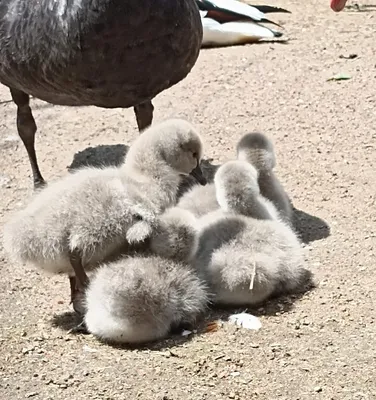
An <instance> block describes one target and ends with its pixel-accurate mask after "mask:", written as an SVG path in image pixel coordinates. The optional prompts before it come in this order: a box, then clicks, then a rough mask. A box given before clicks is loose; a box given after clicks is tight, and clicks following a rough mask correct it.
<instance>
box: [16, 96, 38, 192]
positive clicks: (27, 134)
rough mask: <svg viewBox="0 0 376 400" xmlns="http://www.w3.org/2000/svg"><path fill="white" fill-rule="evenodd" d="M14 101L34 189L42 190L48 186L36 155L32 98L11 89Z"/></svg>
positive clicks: (19, 131)
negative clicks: (31, 106)
mask: <svg viewBox="0 0 376 400" xmlns="http://www.w3.org/2000/svg"><path fill="white" fill-rule="evenodd" d="M10 93H11V95H12V99H13V101H14V102H15V104H16V106H17V129H18V134H19V135H20V138H21V140H22V142H23V144H24V145H25V148H26V151H27V154H28V156H29V160H30V165H31V169H32V171H33V180H34V189H38V188H41V187H42V186H44V185H45V184H46V182H45V181H44V179H43V177H42V174H41V173H40V171H39V167H38V161H37V156H36V154H35V146H34V141H35V132H36V131H37V126H36V124H35V120H34V117H33V114H32V113H31V108H30V105H29V102H30V96H29V95H28V94H26V93H24V92H22V91H21V90H18V89H12V88H10Z"/></svg>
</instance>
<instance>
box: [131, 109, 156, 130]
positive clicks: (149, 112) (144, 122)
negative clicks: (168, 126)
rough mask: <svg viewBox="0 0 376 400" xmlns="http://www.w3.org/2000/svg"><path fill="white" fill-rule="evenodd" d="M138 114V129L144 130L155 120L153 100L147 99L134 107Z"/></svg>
mask: <svg viewBox="0 0 376 400" xmlns="http://www.w3.org/2000/svg"><path fill="white" fill-rule="evenodd" d="M133 109H134V113H135V114H136V120H137V126H138V130H139V131H140V132H142V131H143V130H145V129H146V128H148V127H149V126H150V125H151V123H152V121H153V111H154V106H153V104H152V102H151V101H145V102H144V103H141V104H139V105H138V106H135V107H133Z"/></svg>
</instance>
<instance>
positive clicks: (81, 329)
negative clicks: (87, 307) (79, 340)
mask: <svg viewBox="0 0 376 400" xmlns="http://www.w3.org/2000/svg"><path fill="white" fill-rule="evenodd" d="M68 333H73V334H82V335H88V334H89V333H90V332H89V331H88V329H87V326H86V324H85V321H84V320H82V321H81V322H80V323H79V324H78V325H76V326H74V327H73V328H72V329H70V330H69V331H68Z"/></svg>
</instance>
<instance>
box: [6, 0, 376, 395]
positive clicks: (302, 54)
mask: <svg viewBox="0 0 376 400" xmlns="http://www.w3.org/2000/svg"><path fill="white" fill-rule="evenodd" d="M266 3H268V4H276V5H279V6H282V7H286V8H288V9H290V10H291V11H292V12H293V14H291V15H283V14H280V15H276V16H275V19H276V21H277V22H281V23H284V24H285V32H286V35H288V37H289V38H290V39H291V41H290V43H288V44H278V43H273V44H260V45H253V46H241V47H233V48H226V49H216V50H205V51H202V53H201V55H200V57H199V61H198V62H197V64H196V66H195V67H194V69H193V71H192V73H191V74H190V75H189V77H188V78H187V79H185V80H184V81H183V82H181V83H180V84H178V85H176V86H175V87H174V88H172V89H170V90H168V91H166V92H164V93H163V94H161V95H160V96H158V98H157V99H156V100H155V103H154V104H155V107H156V113H155V121H159V120H162V119H165V118H167V117H173V116H178V117H183V118H187V119H188V120H190V121H191V122H193V123H195V124H196V125H197V126H198V127H199V128H200V130H201V132H202V134H203V136H204V139H205V143H206V157H211V158H214V160H215V162H221V161H224V160H226V159H228V158H231V157H233V156H234V146H235V144H236V141H237V139H238V138H239V137H240V136H241V135H242V134H243V133H245V132H247V131H251V130H260V131H262V132H264V133H266V134H267V135H269V136H270V137H271V138H272V139H273V141H274V142H275V145H276V150H277V157H278V168H277V171H278V174H279V176H280V178H281V180H282V181H283V183H284V184H285V185H286V188H287V190H288V192H289V193H290V195H291V198H292V200H293V203H294V205H295V207H296V208H297V209H298V210H300V211H299V212H297V217H298V219H297V220H298V222H299V224H300V229H301V230H302V231H303V233H304V235H303V236H304V238H305V241H306V242H307V264H308V265H309V267H310V268H311V270H312V271H313V273H314V274H315V281H316V283H317V288H316V289H314V290H313V291H311V292H309V293H307V294H305V295H304V296H303V297H302V298H300V299H291V298H290V299H280V300H278V301H277V302H274V303H270V304H268V305H266V306H265V307H263V308H261V309H258V310H250V311H251V312H252V313H254V314H256V315H258V316H259V317H260V319H261V321H262V324H263V327H262V329H261V330H260V331H258V332H254V331H248V330H244V329H237V328H235V327H233V326H231V325H228V324H225V325H224V327H223V328H222V329H220V330H219V331H217V332H213V333H208V334H205V335H195V336H193V337H192V338H190V339H188V340H187V339H182V338H179V337H174V338H172V339H170V340H168V341H165V342H163V343H162V344H160V345H155V346H152V347H149V348H145V349H137V350H129V349H124V348H123V349H116V348H113V347H109V346H106V345H103V344H100V343H98V342H97V341H96V340H95V339H94V338H93V337H91V336H90V335H85V336H84V335H70V334H67V329H69V327H70V326H71V325H72V319H71V315H70V314H69V313H68V314H67V312H69V311H70V307H69V304H68V301H69V299H68V297H69V289H68V281H67V280H66V279H64V278H62V277H53V278H49V277H47V276H45V275H43V274H40V273H38V272H36V271H35V270H34V269H31V268H27V267H25V266H22V265H11V264H9V263H8V262H7V259H6V256H5V255H4V253H3V251H2V249H0V267H1V278H0V286H1V288H0V307H1V308H0V309H1V321H0V325H1V326H0V335H1V336H0V346H1V358H0V359H1V361H0V398H1V399H23V398H35V399H44V400H48V399H51V400H52V399H72V400H73V399H75V400H76V399H77V400H79V399H107V400H111V399H124V398H128V399H147V400H149V399H150V400H152V399H158V400H178V399H185V400H191V399H192V400H201V399H208V400H209V399H267V400H273V399H288V400H290V399H294V400H295V399H296V400H297V399H300V400H303V399H316V398H317V399H335V400H347V399H375V398H376V372H375V362H376V351H375V347H374V343H375V336H376V335H375V332H376V326H375V325H376V324H375V299H376V296H375V287H376V278H375V273H374V272H372V271H374V268H375V252H376V240H375V227H376V225H375V222H376V208H375V187H376V177H375V167H376V166H375V161H376V155H375V154H376V153H375V146H376V144H375V143H376V140H375V139H376V131H375V127H376V114H375V77H376V65H375V64H376V57H375V48H376V47H375V23H376V17H375V15H376V14H375V13H374V12H372V10H369V11H368V12H354V11H349V10H348V11H346V12H344V13H341V14H335V13H333V12H332V11H331V10H330V8H329V0H321V1H317V0H315V1H312V0H311V1H310V2H304V1H297V0H293V1H292V0H284V1H283V0H277V1H271V0H270V1H269V2H266ZM371 4H373V5H374V6H376V2H375V0H372V2H371ZM351 54H356V55H357V57H355V58H352V59H348V58H347V57H348V56H349V55H351ZM338 73H348V74H350V75H351V79H350V80H347V81H341V82H335V81H327V80H328V78H330V77H332V76H334V75H336V74H338ZM9 99H10V96H9V93H8V91H7V89H6V88H4V87H1V88H0V101H1V104H0V109H1V120H0V151H1V153H0V154H1V157H0V193H1V197H0V202H1V209H0V220H1V223H3V222H4V221H5V220H6V219H7V218H8V217H9V216H10V215H11V213H12V211H13V210H15V209H17V208H19V207H20V206H21V204H22V202H24V201H25V200H26V199H27V198H28V196H29V195H30V194H31V188H32V185H31V178H30V176H31V174H30V168H29V162H28V159H27V157H26V153H25V150H24V147H23V145H22V143H21V142H20V140H19V139H18V137H17V131H16V125H15V106H14V105H13V104H12V103H10V102H8V100H9ZM32 107H33V111H34V115H35V118H36V121H37V124H38V127H39V130H38V137H37V152H38V155H39V162H40V167H41V169H42V173H43V174H44V176H45V178H46V179H47V180H51V179H52V178H53V177H57V176H61V175H63V174H66V173H67V166H69V165H71V163H72V161H73V156H74V154H75V153H77V152H80V151H82V150H84V149H86V148H88V147H95V146H98V145H118V146H115V147H110V148H107V150H108V151H109V152H110V153H111V151H115V153H116V152H117V153H119V152H120V153H121V152H122V150H123V146H122V145H123V144H129V143H130V142H131V140H132V139H133V138H135V137H136V136H137V134H138V133H137V131H136V123H135V119H134V116H133V112H132V110H120V109H116V110H103V109H97V108H94V107H89V108H68V107H56V106H55V107H53V106H51V105H49V104H46V103H43V102H41V101H38V100H33V101H32ZM110 153H109V154H110ZM115 153H114V154H115ZM85 154H87V153H84V155H85ZM94 158H95V157H94ZM89 159H90V157H89ZM76 161H77V159H76ZM294 300H296V301H294Z"/></svg>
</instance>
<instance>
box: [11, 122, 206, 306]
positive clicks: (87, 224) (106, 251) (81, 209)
mask: <svg viewBox="0 0 376 400" xmlns="http://www.w3.org/2000/svg"><path fill="white" fill-rule="evenodd" d="M201 157H202V142H201V138H200V136H199V135H198V133H197V132H196V130H195V129H194V128H193V127H192V125H191V124H189V123H188V122H186V121H183V120H168V121H165V122H162V123H161V124H158V125H154V126H152V127H151V128H149V129H147V130H146V131H144V133H143V134H142V135H141V136H139V137H138V138H137V139H136V140H135V142H134V143H133V145H132V146H131V148H130V150H129V152H128V154H127V156H126V159H125V162H124V165H122V166H121V167H120V168H104V169H94V168H85V169H82V170H78V171H77V172H75V173H73V174H70V175H68V176H66V177H64V178H62V179H60V180H59V181H57V182H55V183H53V184H50V185H49V186H47V187H46V188H45V189H43V190H42V191H40V192H38V193H37V194H35V196H34V198H33V200H32V201H31V203H30V204H29V205H28V206H27V207H26V208H25V209H23V210H22V211H20V212H18V213H17V214H16V215H15V216H14V217H13V218H12V219H11V220H10V221H9V222H8V223H7V224H6V226H5V229H4V248H5V250H6V251H7V252H8V253H9V254H10V256H11V257H12V258H13V259H14V260H15V261H18V262H29V263H32V264H34V265H36V266H37V267H39V268H41V269H43V270H45V271H49V272H51V273H66V274H69V275H70V276H73V275H74V276H75V277H76V282H75V285H76V286H77V287H76V288H75V289H76V290H79V289H80V288H82V287H83V286H85V284H86V282H87V276H86V273H85V269H89V268H91V267H93V266H95V265H97V264H98V263H100V262H102V261H103V260H105V259H106V257H108V256H111V255H112V254H113V253H115V252H116V251H117V250H118V249H119V248H124V246H126V244H127V243H128V242H140V241H142V240H143V239H145V238H146V237H147V236H148V235H149V234H150V233H151V226H152V224H153V223H154V221H155V219H156V217H157V215H159V214H161V213H162V212H163V211H164V210H165V209H166V208H167V207H169V206H171V205H174V203H175V201H176V198H175V196H176V192H177V189H178V185H179V182H180V179H181V175H187V174H189V173H191V174H192V175H195V176H196V177H197V178H198V179H199V180H200V181H201V182H202V183H204V181H203V179H202V174H201V170H200V160H201ZM71 282H72V279H71ZM73 300H74V299H73ZM74 306H75V303H74ZM79 308H80V307H77V305H76V307H75V309H76V310H77V311H82V310H79Z"/></svg>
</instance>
